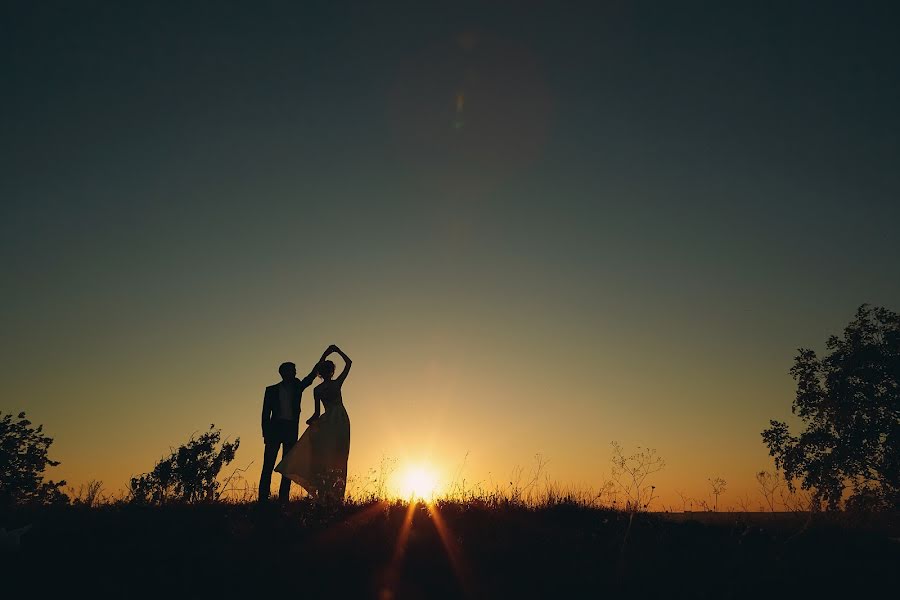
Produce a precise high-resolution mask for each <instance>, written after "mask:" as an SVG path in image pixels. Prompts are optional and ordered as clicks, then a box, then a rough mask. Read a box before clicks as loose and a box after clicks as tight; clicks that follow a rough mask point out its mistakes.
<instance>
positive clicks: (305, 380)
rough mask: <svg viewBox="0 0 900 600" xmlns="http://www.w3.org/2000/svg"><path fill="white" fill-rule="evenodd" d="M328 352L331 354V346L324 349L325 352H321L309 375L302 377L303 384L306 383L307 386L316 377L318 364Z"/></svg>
mask: <svg viewBox="0 0 900 600" xmlns="http://www.w3.org/2000/svg"><path fill="white" fill-rule="evenodd" d="M329 354H331V346H329V347H328V348H326V349H325V352H323V353H322V356H321V358H319V361H318V362H317V363H316V364H314V365H313V368H312V370H311V371H310V372H309V375H307V376H306V377H304V378H303V380H302V381H303V383H304V384H306V386H309V385H310V384H312V382H313V381H314V380H315V379H316V375H317V374H318V373H319V365H320V364H321V363H322V361H323V360H325V357H326V356H328V355H329Z"/></svg>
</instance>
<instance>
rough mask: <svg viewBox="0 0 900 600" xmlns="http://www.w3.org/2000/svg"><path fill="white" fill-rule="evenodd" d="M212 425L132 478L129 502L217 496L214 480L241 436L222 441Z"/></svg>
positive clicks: (219, 485)
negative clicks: (220, 442) (148, 470)
mask: <svg viewBox="0 0 900 600" xmlns="http://www.w3.org/2000/svg"><path fill="white" fill-rule="evenodd" d="M220 438H221V432H220V430H218V429H215V425H210V426H209V431H207V432H206V433H204V434H203V435H201V436H200V437H194V436H193V435H192V436H191V438H190V439H189V440H188V442H187V443H186V444H184V445H182V446H179V447H178V448H176V449H175V450H173V451H172V453H171V454H170V455H169V456H168V457H167V458H164V459H162V460H160V461H159V462H158V463H156V466H155V467H154V468H153V470H152V471H151V472H149V473H144V474H143V475H140V476H138V477H132V478H131V484H130V486H129V491H130V493H131V501H132V502H137V503H140V504H165V503H166V502H171V501H177V502H202V501H212V500H217V499H218V498H219V493H220V488H221V486H222V484H221V483H220V482H219V481H218V480H217V477H218V476H219V472H220V471H221V470H222V467H224V466H225V465H227V464H229V463H230V462H231V461H233V460H234V455H235V453H236V452H237V449H238V446H239V445H240V443H241V440H240V438H238V439H236V440H234V442H222V445H221V447H218V446H219V440H220Z"/></svg>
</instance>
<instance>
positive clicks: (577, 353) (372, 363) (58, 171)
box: [0, 0, 900, 504]
mask: <svg viewBox="0 0 900 600" xmlns="http://www.w3.org/2000/svg"><path fill="white" fill-rule="evenodd" d="M125 4H128V5H129V6H124V5H125ZM162 4H164V3H121V2H25V1H22V2H12V3H4V6H3V8H2V9H0V76H2V79H0V86H2V87H0V90H2V93H0V202H2V208H0V211H2V212H0V232H2V239H0V246H2V250H3V263H2V282H3V294H2V295H0V328H2V330H0V333H2V340H3V342H2V347H0V411H3V412H14V413H15V412H18V411H21V410H24V411H27V413H28V416H29V417H30V418H31V419H32V420H33V421H35V422H37V423H43V424H44V426H45V429H46V431H47V432H48V433H49V434H50V435H52V436H53V437H54V438H55V440H56V441H55V443H54V445H53V447H52V452H51V456H52V457H53V458H56V459H58V460H61V461H62V465H61V466H59V467H57V468H55V469H52V470H51V474H52V475H53V476H54V477H55V478H59V477H65V478H66V479H68V480H69V482H70V483H72V484H76V485H77V484H78V483H79V482H83V481H85V480H87V479H102V480H103V481H104V482H105V485H106V487H107V488H108V489H120V488H123V487H124V486H125V485H126V483H127V480H128V478H129V477H130V476H131V475H134V474H137V473H140V472H144V471H147V470H149V469H151V468H152V466H153V464H154V462H155V461H156V460H157V459H158V458H159V457H160V456H161V455H162V454H163V453H164V452H166V451H167V448H169V447H170V446H174V445H176V444H178V443H181V442H183V441H184V440H186V439H187V437H188V436H189V435H190V434H191V432H194V431H197V430H202V429H204V428H205V427H208V425H209V424H210V423H215V424H216V425H217V426H219V427H221V428H222V430H223V432H225V433H226V434H229V435H230V436H232V437H235V436H239V437H240V438H241V449H240V451H239V453H238V458H237V463H236V465H237V466H245V465H246V464H248V463H250V462H251V461H253V465H252V466H251V468H250V472H249V473H248V477H249V478H250V479H254V478H255V477H256V476H257V474H258V466H259V464H260V461H261V459H262V441H261V437H260V433H259V413H260V407H261V401H262V391H263V388H264V386H265V385H267V384H270V383H274V382H275V381H277V380H278V375H277V373H276V368H277V366H278V364H279V363H280V362H282V361H285V360H294V361H295V362H297V364H298V369H299V370H300V371H305V370H306V369H307V368H308V367H309V366H311V365H312V363H313V362H314V361H315V360H316V358H317V357H318V355H319V354H320V353H321V351H322V349H323V348H324V347H325V346H327V345H328V344H330V343H337V344H338V345H340V346H341V347H342V348H343V349H344V350H345V351H346V352H347V353H348V354H349V355H351V356H352V357H353V359H354V368H353V373H352V374H351V376H350V378H349V379H348V382H347V384H346V386H345V393H344V396H345V401H346V405H347V407H348V411H349V413H350V418H351V421H352V445H351V454H350V471H351V473H357V474H364V473H365V472H366V470H367V469H369V468H371V467H376V466H377V465H378V463H379V461H380V459H381V457H382V456H383V455H385V456H391V457H395V458H397V459H398V460H399V461H400V462H401V463H406V462H409V461H415V462H417V461H425V462H430V463H432V464H434V465H435V467H436V468H437V469H438V470H439V471H440V473H441V475H442V476H444V477H448V476H449V474H450V473H452V472H453V470H454V469H455V468H456V467H457V466H458V465H460V463H462V461H463V458H464V457H465V456H466V454H467V453H468V459H467V462H466V467H465V472H464V474H465V476H466V478H467V480H469V481H470V482H478V481H481V482H484V483H489V482H492V481H493V482H497V483H503V482H505V481H508V479H509V476H510V473H511V472H513V470H514V469H515V468H516V466H522V467H524V468H526V470H527V469H528V468H530V466H531V465H532V463H533V460H534V459H533V457H534V455H535V454H536V453H541V454H543V455H544V456H545V457H546V458H547V459H548V460H549V464H548V465H547V469H548V470H549V474H550V476H551V477H552V478H554V479H556V480H558V481H560V482H562V483H567V484H571V485H575V486H587V485H595V486H596V485H597V484H598V483H600V481H601V480H602V478H603V477H604V476H605V475H608V472H609V458H610V446H609V444H610V442H611V441H612V440H618V441H619V442H621V443H622V444H623V445H624V446H625V447H626V448H631V447H634V446H636V445H639V444H640V445H644V446H651V447H654V448H656V449H658V451H659V452H660V454H661V455H662V456H663V457H664V458H665V459H666V461H667V463H668V466H667V468H666V470H665V471H664V472H663V473H661V474H660V475H659V476H658V477H657V486H658V491H661V492H662V496H663V499H664V502H667V503H672V504H676V502H677V501H676V496H675V495H674V491H675V490H676V489H678V490H682V491H685V492H687V493H690V494H693V495H696V496H702V495H703V494H705V493H706V489H707V487H706V478H707V477H711V476H714V475H721V476H723V477H725V478H726V479H727V480H728V481H729V488H728V491H727V492H726V494H725V495H724V496H723V497H722V502H723V503H728V502H729V501H732V502H733V501H735V499H736V498H738V497H739V496H740V495H741V494H742V493H745V492H746V491H748V490H751V489H752V487H753V473H754V472H755V471H757V470H759V469H761V468H765V467H769V466H770V465H771V461H770V459H769V458H768V455H767V452H766V449H765V448H764V446H763V445H762V442H761V438H760V435H759V432H760V431H761V430H762V429H763V428H765V427H766V426H767V424H768V420H769V419H770V418H777V419H785V418H788V417H789V415H790V404H791V401H792V399H793V390H794V388H793V382H792V380H791V378H790V376H789V375H788V369H789V368H790V366H791V364H792V359H793V356H794V354H795V352H796V348H797V347H798V346H808V347H813V348H816V349H821V348H822V346H823V344H824V341H825V339H826V337H827V336H828V335H829V334H832V333H837V332H839V331H840V330H841V329H842V328H843V326H844V325H845V324H846V323H847V322H848V321H849V320H850V319H851V318H852V316H853V313H854V311H855V309H856V308H857V306H858V305H860V304H861V303H863V302H868V303H872V304H876V305H882V306H886V307H888V308H891V309H893V310H897V309H898V308H900V262H898V260H897V258H898V256H900V236H898V235H897V230H898V223H900V202H898V199H900V169H898V165H900V146H898V136H900V110H898V108H897V107H898V106H900V69H898V64H897V57H898V56H900V38H898V36H897V35H896V32H897V30H898V25H900V19H898V17H900V14H898V9H897V8H896V7H897V4H896V3H893V2H884V3H881V4H875V3H871V4H870V3H855V2H854V3H847V2H816V3H810V2H801V3H796V4H795V5H793V7H792V6H791V5H792V4H793V3H786V2H749V3H747V2H744V3H727V2H704V3H693V2H677V3H675V2H655V3H629V2H624V1H610V2H603V1H596V2H589V3H584V4H581V5H577V4H574V3H563V2H528V1H512V0H509V1H493V2H490V1H484V2H475V3H465V2H452V3H444V4H437V3H430V2H408V3H405V4H395V3H388V2H377V3H376V2H372V3H357V4H352V5H351V4H346V3H343V2H336V1H329V2H322V3H312V2H302V3H301V2H253V3H249V2H248V3H246V4H245V5H244V6H241V5H240V4H238V3H232V2H221V1H217V2H209V3H202V2H191V3H170V5H169V6H168V7H163V6H162ZM311 408H312V401H311V396H310V395H307V396H306V397H305V399H304V405H303V413H304V415H307V416H308V415H309V414H310V411H311Z"/></svg>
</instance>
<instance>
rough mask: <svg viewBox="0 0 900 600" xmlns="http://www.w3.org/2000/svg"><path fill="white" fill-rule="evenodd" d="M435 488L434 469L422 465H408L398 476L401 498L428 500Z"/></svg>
mask: <svg viewBox="0 0 900 600" xmlns="http://www.w3.org/2000/svg"><path fill="white" fill-rule="evenodd" d="M436 489H437V477H435V474H434V471H433V470H432V469H430V468H428V467H427V466H424V465H410V466H408V467H407V468H406V469H405V470H404V471H403V473H402V475H401V477H400V494H401V496H402V497H403V498H420V499H422V500H429V499H431V498H432V497H433V496H434V493H435V491H436Z"/></svg>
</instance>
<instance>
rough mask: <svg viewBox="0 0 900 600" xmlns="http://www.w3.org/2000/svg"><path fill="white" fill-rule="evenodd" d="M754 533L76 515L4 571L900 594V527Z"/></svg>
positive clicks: (96, 576) (24, 582)
mask: <svg viewBox="0 0 900 600" xmlns="http://www.w3.org/2000/svg"><path fill="white" fill-rule="evenodd" d="M746 521H747V519H743V518H737V517H736V518H735V519H725V520H724V522H721V523H719V522H717V523H706V524H704V523H701V522H699V521H695V520H691V519H683V520H682V521H681V522H676V521H673V520H670V519H666V518H664V517H662V516H658V515H652V514H650V515H648V514H638V515H636V516H634V518H633V520H632V519H631V518H630V517H629V516H628V515H627V514H623V513H619V512H615V511H609V510H602V509H596V508H588V507H584V506H579V505H577V504H565V503H563V504H558V505H555V506H547V507H543V508H527V507H523V506H517V505H512V504H510V505H502V504H500V505H497V504H493V505H485V504H479V503H465V504H464V503H458V502H456V503H453V502H448V503H440V504H438V505H436V506H431V507H430V506H426V505H424V504H419V505H413V506H412V507H409V506H407V505H406V504H404V503H385V502H380V503H379V502H371V503H360V504H354V505H349V506H343V507H340V508H336V509H335V508H327V507H321V506H315V505H311V504H308V503H305V502H297V503H293V504H291V505H290V506H289V507H287V508H279V507H277V506H268V507H257V506H255V505H252V504H236V505H235V504H232V505H228V504H218V505H207V506H170V507H165V508H140V507H135V506H127V505H119V506H101V507H98V508H90V509H89V508H78V507H67V508H57V509H43V510H39V511H20V512H17V513H13V514H11V515H6V516H5V518H4V523H2V524H3V525H5V526H7V528H10V527H16V526H21V525H23V524H27V523H31V524H32V525H33V528H32V530H31V531H30V532H28V534H27V535H25V536H24V537H23V538H22V545H21V548H20V549H19V550H18V551H17V552H14V553H7V554H5V555H2V556H0V559H2V561H3V562H2V570H3V571H4V573H3V575H2V580H3V587H4V591H5V592H8V593H9V594H10V595H6V593H4V594H3V595H4V597H9V598H13V597H47V596H49V595H53V596H70V597H71V596H75V597H89V598H97V597H110V596H115V597H132V596H139V597H147V596H155V597H159V598H163V597H166V598H169V597H171V598H182V597H197V598H212V597H248V598H262V597H266V596H268V595H270V594H278V597H291V598H317V597H331V598H400V599H402V598H456V597H465V596H469V597H479V598H481V597H484V598H562V597H572V598H584V597H587V598H781V597H790V598H807V597H810V598H833V597H842V598H858V597H864V596H866V595H869V594H875V593H879V594H884V593H888V596H884V597H890V595H891V592H890V590H893V591H896V590H897V589H900V587H898V586H900V576H898V571H900V543H897V542H896V541H895V540H894V539H892V537H893V536H896V535H897V533H896V532H895V531H890V529H891V527H892V526H891V525H890V522H889V521H886V522H885V523H886V525H885V527H879V526H877V524H875V526H873V525H872V524H871V523H869V524H868V525H867V526H865V527H859V526H855V525H852V524H851V525H847V524H842V523H839V522H834V521H832V520H822V521H817V520H815V519H814V520H813V521H812V523H811V524H807V526H806V527H805V528H804V519H803V518H802V517H801V518H798V519H796V520H795V521H790V520H781V521H779V522H778V524H777V525H772V526H768V525H766V524H765V523H763V524H762V525H760V524H759V523H752V522H749V523H748V522H746ZM629 522H630V523H631V524H630V526H629ZM17 594H21V595H17Z"/></svg>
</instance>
